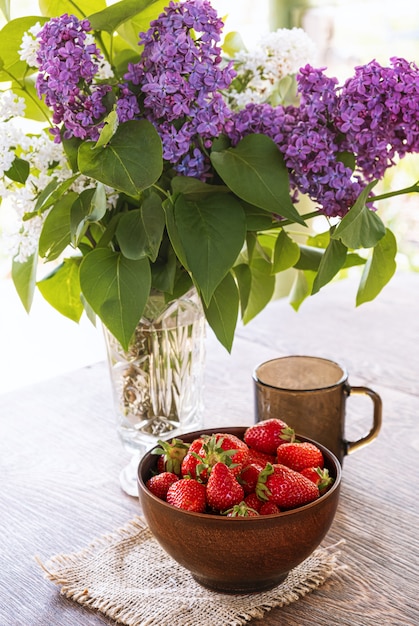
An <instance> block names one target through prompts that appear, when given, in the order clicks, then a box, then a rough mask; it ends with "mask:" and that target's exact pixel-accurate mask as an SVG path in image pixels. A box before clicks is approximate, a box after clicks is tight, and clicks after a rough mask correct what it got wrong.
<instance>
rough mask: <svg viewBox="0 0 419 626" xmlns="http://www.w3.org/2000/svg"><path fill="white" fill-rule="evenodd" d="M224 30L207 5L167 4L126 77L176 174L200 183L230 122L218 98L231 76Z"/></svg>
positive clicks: (203, 1)
mask: <svg viewBox="0 0 419 626" xmlns="http://www.w3.org/2000/svg"><path fill="white" fill-rule="evenodd" d="M222 27H223V23H222V21H221V20H220V19H219V18H218V16H217V13H216V11H215V10H214V9H213V8H212V6H211V4H210V2H209V1H208V0H190V1H189V2H184V3H177V2H170V5H169V6H168V7H167V8H166V9H165V11H164V12H163V13H162V14H161V15H160V16H159V17H158V18H157V19H156V20H154V21H153V22H151V24H150V28H149V30H148V31H147V32H146V33H142V34H141V37H140V44H143V45H144V48H143V52H142V55H141V60H140V61H139V63H136V64H130V65H129V66H128V73H127V74H126V75H125V79H126V80H128V81H130V82H131V83H132V84H133V85H140V87H141V91H142V93H143V94H144V99H143V107H144V115H145V117H146V118H147V119H149V120H150V121H151V122H153V124H155V126H156V128H157V130H158V132H159V134H160V136H161V138H162V142H163V156H164V158H165V159H166V160H167V161H169V162H170V163H173V164H174V169H175V170H176V171H177V172H179V173H181V174H185V175H188V176H195V177H198V178H205V176H206V172H207V170H208V168H209V161H208V158H207V157H206V154H205V149H206V148H209V147H210V146H211V143H212V140H213V139H214V138H215V137H217V136H218V135H219V134H220V133H221V132H223V131H224V130H225V128H226V126H227V125H228V119H229V117H230V110H229V108H228V106H227V104H226V103H225V101H224V99H223V96H222V95H221V93H220V92H221V90H223V89H227V88H228V87H229V85H230V83H231V82H232V80H233V78H234V76H235V72H234V70H233V69H232V65H231V64H228V65H226V66H224V67H222V58H221V48H220V47H219V46H218V42H219V41H220V35H221V31H222Z"/></svg>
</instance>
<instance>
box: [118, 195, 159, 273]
mask: <svg viewBox="0 0 419 626" xmlns="http://www.w3.org/2000/svg"><path fill="white" fill-rule="evenodd" d="M164 227H165V214H164V211H163V208H162V205H161V198H160V197H159V196H158V195H157V194H156V193H153V194H151V195H150V196H149V197H148V198H146V199H145V200H144V202H143V203H142V206H141V208H140V209H134V210H132V211H128V213H124V215H122V217H121V219H120V220H119V224H118V228H117V229H116V238H117V240H118V243H119V246H120V248H121V252H122V254H123V255H124V256H125V257H127V259H134V260H135V259H143V258H144V257H149V258H150V259H151V261H155V260H156V258H157V254H158V252H159V248H160V244H161V241H162V237H163V232H164Z"/></svg>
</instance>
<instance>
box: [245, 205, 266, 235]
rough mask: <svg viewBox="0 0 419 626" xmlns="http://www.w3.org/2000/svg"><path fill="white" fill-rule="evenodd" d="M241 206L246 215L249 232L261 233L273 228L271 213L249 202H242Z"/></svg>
mask: <svg viewBox="0 0 419 626" xmlns="http://www.w3.org/2000/svg"><path fill="white" fill-rule="evenodd" d="M241 205H242V207H243V210H244V212H245V215H246V229H247V230H252V231H260V230H269V229H270V228H272V224H273V220H272V216H271V215H270V214H269V213H267V212H266V211H264V210H263V209H259V207H257V206H254V205H253V204H248V203H247V202H242V203H241Z"/></svg>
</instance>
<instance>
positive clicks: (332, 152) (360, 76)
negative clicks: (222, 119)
mask: <svg viewBox="0 0 419 626" xmlns="http://www.w3.org/2000/svg"><path fill="white" fill-rule="evenodd" d="M297 81H298V90H299V93H300V104H299V106H298V107H294V106H288V107H281V106H279V107H275V108H273V107H271V106H270V105H268V104H262V105H248V106H247V107H246V108H245V109H243V110H242V111H238V112H237V113H235V114H234V116H233V118H232V124H233V128H232V130H231V131H230V132H229V137H230V139H231V140H232V142H233V145H235V144H237V143H238V141H239V140H240V139H241V138H242V137H244V136H245V135H247V134H249V133H254V132H259V133H264V134H266V135H268V136H269V137H271V138H272V139H273V140H274V141H275V142H276V144H277V145H278V148H279V149H280V151H281V153H282V154H283V156H284V159H285V164H286V166H287V168H288V170H289V173H290V185H291V189H292V190H293V191H294V198H296V195H297V194H298V192H300V193H303V194H307V195H308V196H309V197H310V198H311V199H312V200H314V201H315V202H316V203H318V204H319V207H318V208H319V209H320V211H321V212H323V213H324V214H326V215H329V216H343V215H345V214H346V213H347V211H348V210H349V209H350V207H351V206H353V204H354V202H355V201H356V199H357V197H358V196H359V193H360V192H361V191H362V189H363V188H364V187H365V186H366V184H367V182H369V181H371V180H373V179H380V178H382V177H383V175H384V173H385V171H386V169H387V168H388V167H390V166H391V165H393V164H394V159H395V157H396V156H398V157H399V158H401V157H403V156H404V155H406V154H407V153H414V152H419V71H418V68H417V66H416V65H415V64H413V63H408V62H407V61H405V60H404V59H391V67H382V66H381V65H380V64H379V63H377V62H376V61H372V62H371V63H369V64H367V65H365V66H361V67H358V68H356V71H355V76H354V77H353V78H351V79H348V80H347V81H346V82H345V83H344V85H343V87H342V88H339V87H338V85H337V80H336V79H334V78H328V77H327V76H325V74H324V73H323V70H322V69H314V68H313V67H311V66H309V65H307V66H306V67H304V68H301V69H300V72H299V74H298V76H297ZM345 153H350V154H352V155H353V156H354V158H355V169H352V168H351V167H349V166H348V165H345V162H344V161H345V159H344V156H343V155H344V154H345Z"/></svg>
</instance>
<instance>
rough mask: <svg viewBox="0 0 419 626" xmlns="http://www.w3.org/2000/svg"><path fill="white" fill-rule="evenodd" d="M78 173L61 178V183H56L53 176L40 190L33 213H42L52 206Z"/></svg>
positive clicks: (75, 178) (76, 177)
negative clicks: (64, 178)
mask: <svg viewBox="0 0 419 626" xmlns="http://www.w3.org/2000/svg"><path fill="white" fill-rule="evenodd" d="M78 177H79V174H75V175H74V176H71V178H67V179H66V180H63V182H62V183H58V181H57V179H56V178H53V179H52V180H51V181H50V182H49V183H48V185H47V186H46V187H45V188H44V189H43V190H42V191H41V193H40V194H39V196H38V199H37V201H36V204H35V211H34V213H43V212H44V211H46V210H47V209H49V208H50V207H52V206H53V205H54V204H55V203H56V202H57V200H60V199H61V198H62V197H63V196H64V194H65V193H66V191H67V190H68V189H69V188H70V187H71V185H72V184H73V183H74V182H75V181H76V180H77V179H78ZM70 193H73V192H70Z"/></svg>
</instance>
